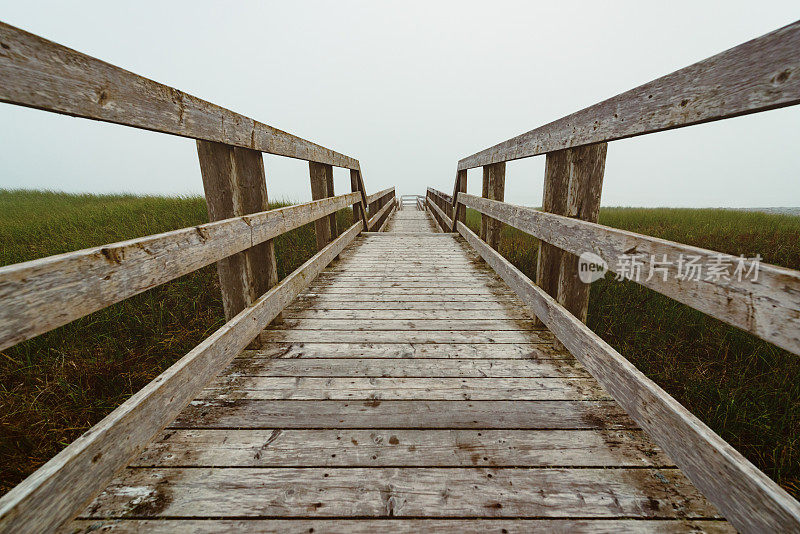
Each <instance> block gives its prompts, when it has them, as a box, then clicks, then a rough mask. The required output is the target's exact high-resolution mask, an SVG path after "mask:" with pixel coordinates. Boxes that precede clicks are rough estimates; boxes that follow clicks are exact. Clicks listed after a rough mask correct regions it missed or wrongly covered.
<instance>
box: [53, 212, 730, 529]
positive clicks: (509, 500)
mask: <svg viewBox="0 0 800 534" xmlns="http://www.w3.org/2000/svg"><path fill="white" fill-rule="evenodd" d="M386 229H387V231H386V232H383V233H374V232H373V233H364V234H363V236H362V237H359V238H358V239H357V240H356V241H355V242H354V243H353V245H351V246H350V247H348V248H347V249H346V250H345V251H344V252H343V253H342V254H341V257H340V259H339V260H338V261H335V262H334V263H333V264H332V265H331V266H330V267H329V268H328V269H327V270H326V271H324V272H323V273H322V274H321V275H320V276H319V277H318V278H317V279H316V280H315V281H314V282H313V283H312V284H311V285H310V286H309V287H308V288H307V289H306V290H305V291H304V292H303V293H301V294H300V296H299V297H298V298H297V299H296V301H295V302H294V303H293V304H292V305H290V306H289V307H288V308H286V309H285V310H284V313H283V322H282V324H277V325H276V324H273V325H272V326H270V327H269V328H268V329H267V330H265V331H264V332H263V334H262V335H261V336H260V340H261V342H262V343H263V347H262V348H261V349H260V350H249V351H245V352H243V353H242V354H241V355H240V356H239V357H238V358H236V359H235V360H234V362H233V363H232V365H230V366H229V367H228V369H226V370H225V371H224V372H223V373H222V374H221V375H220V376H219V377H217V378H216V379H214V380H213V381H212V382H211V383H209V384H208V386H207V387H206V388H205V389H204V390H203V392H202V393H201V395H200V396H199V397H198V398H197V399H196V400H195V401H193V402H192V403H191V404H190V405H189V406H188V407H187V408H186V409H185V410H183V412H182V413H181V414H180V415H179V416H178V418H177V419H176V420H175V421H174V422H173V423H172V424H171V425H169V426H168V427H167V429H165V430H164V431H163V432H161V433H160V434H159V435H158V436H157V438H156V439H155V440H154V441H153V442H152V443H151V444H150V445H149V446H148V447H147V448H146V449H145V451H144V452H143V453H142V454H141V455H140V456H139V457H138V459H136V460H135V461H134V462H133V463H132V464H131V465H130V466H129V467H128V468H127V469H125V470H124V471H123V472H122V473H121V474H119V475H117V477H116V478H115V479H114V480H113V482H112V483H111V484H110V485H109V486H108V487H107V488H106V489H105V490H104V491H103V492H102V493H100V494H99V496H97V497H96V498H95V500H94V501H93V502H92V503H91V504H90V505H89V506H88V507H87V508H86V509H85V511H84V512H83V513H81V514H80V515H79V518H78V519H77V520H75V521H74V522H73V523H71V524H70V525H68V528H67V531H73V530H78V531H85V532H88V531H94V532H98V531H99V532H106V531H113V532H129V531H138V530H145V529H146V530H148V531H155V532H182V531H186V530H192V531H201V532H240V531H273V530H278V531H289V532H327V531H337V532H375V531H379V530H381V531H385V532H386V531H393V532H420V531H427V530H436V531H448V532H469V531H481V532H483V531H497V532H529V531H531V530H535V529H541V530H543V531H552V530H555V531H563V532H583V531H592V532H595V531H618V530H626V531H658V532H674V531H697V530H702V531H707V532H723V531H728V530H730V526H729V524H728V523H726V522H724V521H722V520H720V519H721V518H720V515H719V513H718V512H717V510H716V509H715V508H714V507H713V506H712V505H711V504H710V503H709V502H708V501H707V500H706V499H705V498H704V497H703V496H701V494H700V493H699V492H698V491H697V490H696V489H695V487H694V486H693V485H692V484H691V483H690V482H689V480H688V479H687V478H686V477H685V476H684V475H683V474H682V473H681V472H680V471H679V470H678V469H677V468H675V466H674V464H673V463H672V461H671V460H670V459H669V458H668V457H667V456H666V455H665V454H664V453H663V452H661V450H660V449H659V448H658V447H657V446H655V445H654V444H653V443H652V442H651V441H650V439H649V438H648V437H647V436H646V435H645V434H644V433H643V432H642V431H641V430H639V429H638V427H637V425H636V424H635V423H634V422H633V421H632V420H631V419H630V418H629V417H628V416H627V415H626V413H625V412H624V410H622V409H621V408H620V407H619V406H618V405H617V404H616V402H615V401H613V400H612V399H611V398H610V397H609V396H608V395H607V394H606V393H605V391H603V389H602V388H601V387H600V386H599V385H598V384H597V382H596V381H595V380H594V379H593V378H592V377H591V376H590V375H589V374H588V373H587V372H586V371H585V370H584V368H583V367H582V366H581V365H580V364H579V363H578V362H577V361H576V360H575V359H574V358H573V357H572V356H571V355H569V354H568V353H567V352H564V351H559V350H556V349H554V348H553V344H552V335H551V334H550V333H549V332H547V331H544V330H537V329H535V328H534V327H533V322H532V321H531V318H532V317H531V315H530V314H529V312H528V311H527V310H526V309H525V307H524V306H523V305H522V302H521V301H520V300H519V299H518V298H517V296H516V295H515V294H514V292H512V291H511V290H510V289H509V288H508V287H507V286H506V285H505V283H504V282H503V281H502V280H501V279H500V278H499V277H498V276H497V275H496V274H495V273H494V271H492V270H491V269H490V268H489V267H488V266H486V265H485V264H484V263H483V262H482V260H480V258H479V256H478V255H477V254H476V253H475V252H474V251H473V250H472V249H471V248H470V247H469V246H468V245H467V244H466V243H464V241H463V239H462V238H461V237H457V236H456V235H455V234H443V233H436V226H435V224H434V223H433V222H432V220H431V219H430V218H429V217H428V215H427V214H426V213H425V212H421V211H412V210H403V211H399V212H397V213H396V214H395V215H394V217H393V218H392V219H391V220H390V221H389V223H388V224H387V225H386Z"/></svg>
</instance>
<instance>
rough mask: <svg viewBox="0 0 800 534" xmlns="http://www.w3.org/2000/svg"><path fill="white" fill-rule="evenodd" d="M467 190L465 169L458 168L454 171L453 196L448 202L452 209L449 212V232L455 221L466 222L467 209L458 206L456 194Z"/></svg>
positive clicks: (452, 230) (453, 229)
mask: <svg viewBox="0 0 800 534" xmlns="http://www.w3.org/2000/svg"><path fill="white" fill-rule="evenodd" d="M466 192H467V171H466V170H463V171H462V170H458V171H456V180H455V184H454V185H453V197H452V198H451V200H450V204H451V205H452V211H451V212H450V213H452V214H453V223H452V226H451V228H450V231H451V232H455V231H456V230H455V228H456V226H455V225H456V222H461V223H464V224H466V222H467V210H466V209H465V208H464V207H463V206H459V205H458V204H457V202H458V194H459V193H466Z"/></svg>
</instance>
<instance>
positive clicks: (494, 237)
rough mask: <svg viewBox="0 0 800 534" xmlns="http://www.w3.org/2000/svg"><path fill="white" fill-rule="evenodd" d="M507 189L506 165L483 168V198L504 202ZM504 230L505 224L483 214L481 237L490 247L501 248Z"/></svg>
mask: <svg viewBox="0 0 800 534" xmlns="http://www.w3.org/2000/svg"><path fill="white" fill-rule="evenodd" d="M505 188H506V163H505V162H504V161H501V162H500V163H493V164H491V165H486V166H484V167H483V188H482V193H483V198H488V199H491V200H499V201H501V202H502V201H503V200H504V198H505ZM502 229H503V223H501V222H500V221H498V220H496V219H492V218H491V217H489V216H488V215H483V214H481V231H480V237H481V239H483V240H484V241H486V243H488V245H489V246H490V247H492V248H493V249H495V250H497V248H498V247H499V246H500V232H501V231H502Z"/></svg>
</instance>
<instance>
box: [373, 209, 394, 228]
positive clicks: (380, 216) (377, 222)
mask: <svg viewBox="0 0 800 534" xmlns="http://www.w3.org/2000/svg"><path fill="white" fill-rule="evenodd" d="M392 208H394V204H393V203H392V202H387V203H386V204H385V205H384V206H383V207H382V208H381V209H379V210H378V211H377V212H376V213H375V215H373V216H372V217H370V219H369V230H370V232H375V231H378V230H379V229H380V227H381V226H382V225H383V223H384V222H385V221H386V218H387V217H388V216H389V214H390V213H391V210H392Z"/></svg>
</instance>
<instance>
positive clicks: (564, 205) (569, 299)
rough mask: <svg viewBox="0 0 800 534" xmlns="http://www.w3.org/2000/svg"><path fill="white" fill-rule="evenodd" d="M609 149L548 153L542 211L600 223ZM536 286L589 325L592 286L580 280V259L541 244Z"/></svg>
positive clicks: (598, 146) (603, 145)
mask: <svg viewBox="0 0 800 534" xmlns="http://www.w3.org/2000/svg"><path fill="white" fill-rule="evenodd" d="M607 147H608V145H607V143H597V144H594V145H586V146H582V147H577V148H568V149H565V150H558V151H556V152H550V153H548V154H547V161H546V164H545V179H544V199H543V201H542V209H543V210H544V211H546V212H549V213H555V214H557V215H564V216H567V217H574V218H576V219H581V220H584V221H589V222H597V219H598V216H599V214H600V193H601V191H602V187H603V173H604V171H605V162H606V150H607ZM536 283H537V284H538V285H539V287H541V288H542V289H544V290H545V291H546V292H547V293H548V294H550V295H551V296H553V297H555V298H556V299H558V301H559V302H560V303H561V304H562V305H563V306H564V307H565V308H566V309H567V310H569V311H570V312H571V313H572V314H573V315H575V316H576V317H578V318H579V319H580V320H581V321H583V322H586V314H587V310H588V307H589V285H588V284H584V283H583V282H581V280H580V278H579V277H578V257H577V256H575V255H573V254H570V253H567V252H564V251H562V250H561V249H559V248H557V247H554V246H553V245H551V244H549V243H544V242H540V243H539V260H538V264H537V268H536Z"/></svg>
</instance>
